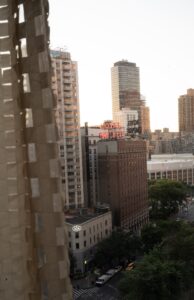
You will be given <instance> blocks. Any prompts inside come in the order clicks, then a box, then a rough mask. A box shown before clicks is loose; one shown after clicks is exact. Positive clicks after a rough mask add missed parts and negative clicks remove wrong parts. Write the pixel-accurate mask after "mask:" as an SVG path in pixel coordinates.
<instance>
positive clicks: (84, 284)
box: [72, 274, 96, 289]
mask: <svg viewBox="0 0 194 300" xmlns="http://www.w3.org/2000/svg"><path fill="white" fill-rule="evenodd" d="M95 282H96V275H94V274H88V275H87V276H86V277H84V278H81V279H77V280H72V285H73V287H74V288H76V289H89V288H92V287H94V286H95Z"/></svg>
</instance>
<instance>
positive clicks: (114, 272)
mask: <svg viewBox="0 0 194 300" xmlns="http://www.w3.org/2000/svg"><path fill="white" fill-rule="evenodd" d="M115 274H116V270H115V269H110V270H108V271H107V272H106V275H109V276H111V277H113V276H114V275H115Z"/></svg>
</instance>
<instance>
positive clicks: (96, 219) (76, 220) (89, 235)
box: [65, 209, 112, 273]
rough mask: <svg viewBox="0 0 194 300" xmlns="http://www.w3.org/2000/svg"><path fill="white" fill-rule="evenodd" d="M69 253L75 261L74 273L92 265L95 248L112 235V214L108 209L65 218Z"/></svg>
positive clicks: (84, 270) (85, 269)
mask: <svg viewBox="0 0 194 300" xmlns="http://www.w3.org/2000/svg"><path fill="white" fill-rule="evenodd" d="M65 224H66V228H67V231H68V237H69V251H70V252H71V253H72V255H73V257H74V259H75V265H74V271H75V272H82V273H84V272H86V271H87V270H88V269H89V268H90V265H91V263H92V260H93V257H94V254H95V250H96V246H97V244H98V243H99V242H101V241H102V240H104V239H106V238H108V237H109V236H110V234H111V233H112V214H111V212H110V210H109V209H106V210H102V211H98V212H88V211H84V210H83V211H82V214H77V215H71V216H66V221H65Z"/></svg>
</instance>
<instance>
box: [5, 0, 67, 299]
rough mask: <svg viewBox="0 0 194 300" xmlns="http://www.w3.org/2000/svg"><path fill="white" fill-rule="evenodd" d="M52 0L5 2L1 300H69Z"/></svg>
mask: <svg viewBox="0 0 194 300" xmlns="http://www.w3.org/2000/svg"><path fill="white" fill-rule="evenodd" d="M48 13H49V9H48V1H47V0H36V1H30V0H15V1H7V0H1V1H0V29H1V30H0V37H1V38H0V90H1V91H0V170H1V171H0V270H1V271H0V272H1V275H0V299H2V300H13V299H14V300H40V299H44V300H56V299H57V300H71V299H72V291H71V286H70V281H69V260H68V253H67V241H66V236H65V228H64V216H63V213H62V201H61V196H60V193H59V181H58V178H59V163H58V153H57V144H56V142H57V128H56V126H55V119H54V114H53V108H54V98H53V96H52V91H51V80H50V79H51V67H50V58H49V51H48V40H49V28H48V24H47V17H48Z"/></svg>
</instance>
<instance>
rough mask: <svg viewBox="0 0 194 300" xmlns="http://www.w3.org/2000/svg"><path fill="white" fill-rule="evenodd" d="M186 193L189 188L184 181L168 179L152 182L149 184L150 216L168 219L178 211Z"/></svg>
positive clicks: (155, 218) (156, 218)
mask: <svg viewBox="0 0 194 300" xmlns="http://www.w3.org/2000/svg"><path fill="white" fill-rule="evenodd" d="M186 194H187V188H186V186H185V185H184V184H183V183H182V182H178V181H172V180H166V179H165V180H157V181H153V182H151V183H150V184H149V186H148V197H149V205H150V218H151V219H154V220H158V219H168V218H169V217H170V216H171V215H173V214H175V213H177V212H178V208H179V206H180V205H182V204H183V201H184V200H185V199H186Z"/></svg>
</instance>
